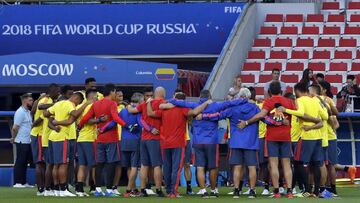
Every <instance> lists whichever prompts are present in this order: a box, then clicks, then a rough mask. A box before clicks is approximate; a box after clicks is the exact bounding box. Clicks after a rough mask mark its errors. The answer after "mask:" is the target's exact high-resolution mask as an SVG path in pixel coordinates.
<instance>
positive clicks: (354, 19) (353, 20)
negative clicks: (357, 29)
mask: <svg viewBox="0 0 360 203" xmlns="http://www.w3.org/2000/svg"><path fill="white" fill-rule="evenodd" d="M348 24H349V25H350V26H359V25H360V14H352V15H351V16H350V21H349V22H348Z"/></svg>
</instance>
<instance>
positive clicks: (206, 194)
mask: <svg viewBox="0 0 360 203" xmlns="http://www.w3.org/2000/svg"><path fill="white" fill-rule="evenodd" d="M201 197H202V198H204V199H208V198H210V196H209V193H207V192H204V194H202V195H201Z"/></svg>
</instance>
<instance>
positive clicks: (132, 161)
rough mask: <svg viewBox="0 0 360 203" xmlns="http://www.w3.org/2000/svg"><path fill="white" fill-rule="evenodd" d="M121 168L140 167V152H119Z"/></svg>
mask: <svg viewBox="0 0 360 203" xmlns="http://www.w3.org/2000/svg"><path fill="white" fill-rule="evenodd" d="M120 156H121V160H120V163H121V166H122V167H128V168H129V167H136V168H138V167H140V151H139V150H137V151H121V152H120Z"/></svg>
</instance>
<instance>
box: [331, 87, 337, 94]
mask: <svg viewBox="0 0 360 203" xmlns="http://www.w3.org/2000/svg"><path fill="white" fill-rule="evenodd" d="M330 90H331V93H332V94H333V95H336V94H337V93H338V88H337V87H334V86H331V89H330Z"/></svg>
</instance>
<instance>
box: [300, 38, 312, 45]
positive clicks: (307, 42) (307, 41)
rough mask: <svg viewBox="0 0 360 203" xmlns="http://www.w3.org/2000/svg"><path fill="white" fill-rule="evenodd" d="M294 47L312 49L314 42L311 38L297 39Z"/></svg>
mask: <svg viewBox="0 0 360 203" xmlns="http://www.w3.org/2000/svg"><path fill="white" fill-rule="evenodd" d="M296 46H297V47H314V40H313V39H311V38H307V39H301V38H298V39H297V40H296Z"/></svg>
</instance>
